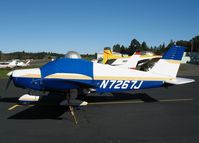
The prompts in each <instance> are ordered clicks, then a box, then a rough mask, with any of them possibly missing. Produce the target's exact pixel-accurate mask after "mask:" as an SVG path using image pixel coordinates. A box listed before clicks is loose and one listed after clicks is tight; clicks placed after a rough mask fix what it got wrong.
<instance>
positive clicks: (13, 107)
mask: <svg viewBox="0 0 199 143" xmlns="http://www.w3.org/2000/svg"><path fill="white" fill-rule="evenodd" d="M21 106H24V105H19V104H15V105H13V106H11V107H10V108H8V110H9V111H11V110H13V109H15V108H17V107H21ZM31 106H34V105H27V107H31Z"/></svg>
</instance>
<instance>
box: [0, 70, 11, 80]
mask: <svg viewBox="0 0 199 143" xmlns="http://www.w3.org/2000/svg"><path fill="white" fill-rule="evenodd" d="M10 71H11V70H10V69H8V68H6V69H0V79H2V78H7V75H6V74H7V73H8V72H10Z"/></svg>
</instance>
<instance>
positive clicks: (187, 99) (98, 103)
mask: <svg viewBox="0 0 199 143" xmlns="http://www.w3.org/2000/svg"><path fill="white" fill-rule="evenodd" d="M192 100H193V99H192V98H184V99H162V100H158V101H159V102H182V101H192ZM138 103H144V101H140V100H137V101H118V102H117V101H113V102H91V103H88V105H112V104H138ZM21 106H23V105H19V104H15V105H13V106H11V107H10V108H8V110H9V111H11V110H13V109H15V108H17V107H21ZM32 106H34V105H28V106H27V107H32Z"/></svg>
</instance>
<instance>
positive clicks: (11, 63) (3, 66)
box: [0, 60, 17, 69]
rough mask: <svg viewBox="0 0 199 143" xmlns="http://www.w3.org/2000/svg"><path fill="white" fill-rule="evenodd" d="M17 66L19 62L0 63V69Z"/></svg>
mask: <svg viewBox="0 0 199 143" xmlns="http://www.w3.org/2000/svg"><path fill="white" fill-rule="evenodd" d="M16 66H17V60H12V61H10V62H9V61H7V62H0V69H3V68H14V67H16Z"/></svg>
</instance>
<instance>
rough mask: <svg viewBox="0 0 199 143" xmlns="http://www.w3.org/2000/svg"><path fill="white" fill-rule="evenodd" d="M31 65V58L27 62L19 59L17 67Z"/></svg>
mask: <svg viewBox="0 0 199 143" xmlns="http://www.w3.org/2000/svg"><path fill="white" fill-rule="evenodd" d="M29 65H30V60H28V61H27V62H26V63H25V62H22V61H19V62H17V64H16V66H17V67H27V66H29Z"/></svg>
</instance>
